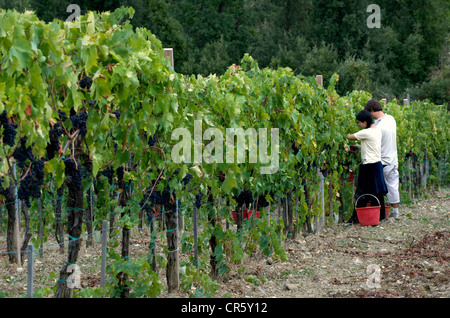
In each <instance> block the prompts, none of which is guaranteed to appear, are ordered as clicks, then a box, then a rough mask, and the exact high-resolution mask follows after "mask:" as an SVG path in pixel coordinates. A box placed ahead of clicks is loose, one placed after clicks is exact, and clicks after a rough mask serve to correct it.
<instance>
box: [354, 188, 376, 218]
mask: <svg viewBox="0 0 450 318" xmlns="http://www.w3.org/2000/svg"><path fill="white" fill-rule="evenodd" d="M364 195H371V196H373V197H374V198H376V199H377V201H378V204H380V201H379V200H378V198H377V197H376V196H374V195H372V194H363V195H361V196H360V197H359V198H361V197H362V196H364ZM359 198H358V199H357V200H356V202H355V210H356V215H357V216H358V221H359V224H361V225H362V226H369V225H378V224H379V223H380V210H381V205H378V206H368V207H363V208H357V207H356V204H357V203H358V200H359Z"/></svg>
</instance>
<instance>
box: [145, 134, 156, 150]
mask: <svg viewBox="0 0 450 318" xmlns="http://www.w3.org/2000/svg"><path fill="white" fill-rule="evenodd" d="M157 141H158V137H157V136H156V133H155V134H154V135H153V136H150V137H149V138H148V142H147V143H148V145H149V146H150V147H154V146H155V145H156V142H157Z"/></svg>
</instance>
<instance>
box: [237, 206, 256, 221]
mask: <svg viewBox="0 0 450 318" xmlns="http://www.w3.org/2000/svg"><path fill="white" fill-rule="evenodd" d="M231 213H232V215H233V219H234V222H236V221H237V218H236V211H232V212H231ZM252 214H253V211H252V210H247V209H244V210H243V211H242V219H243V220H244V219H248V218H249V217H250V216H251V215H252ZM255 215H256V217H257V218H258V219H259V218H260V215H259V211H256V214H255Z"/></svg>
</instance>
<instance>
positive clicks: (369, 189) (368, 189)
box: [356, 161, 388, 195]
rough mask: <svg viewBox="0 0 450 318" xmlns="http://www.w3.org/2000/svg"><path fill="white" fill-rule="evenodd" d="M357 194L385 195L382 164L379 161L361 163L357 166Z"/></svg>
mask: <svg viewBox="0 0 450 318" xmlns="http://www.w3.org/2000/svg"><path fill="white" fill-rule="evenodd" d="M356 191H357V195H358V194H359V195H362V194H364V193H370V194H373V195H378V194H382V195H386V194H387V192H388V191H387V187H386V182H385V181H384V174H383V165H382V164H381V162H380V161H379V162H376V163H368V164H362V165H360V166H359V174H358V187H357V189H356Z"/></svg>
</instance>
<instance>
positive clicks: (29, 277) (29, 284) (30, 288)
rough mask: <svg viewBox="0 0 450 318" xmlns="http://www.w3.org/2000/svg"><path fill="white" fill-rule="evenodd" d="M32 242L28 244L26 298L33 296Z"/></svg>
mask: <svg viewBox="0 0 450 318" xmlns="http://www.w3.org/2000/svg"><path fill="white" fill-rule="evenodd" d="M33 263H34V259H33V244H28V275H27V298H33Z"/></svg>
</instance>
